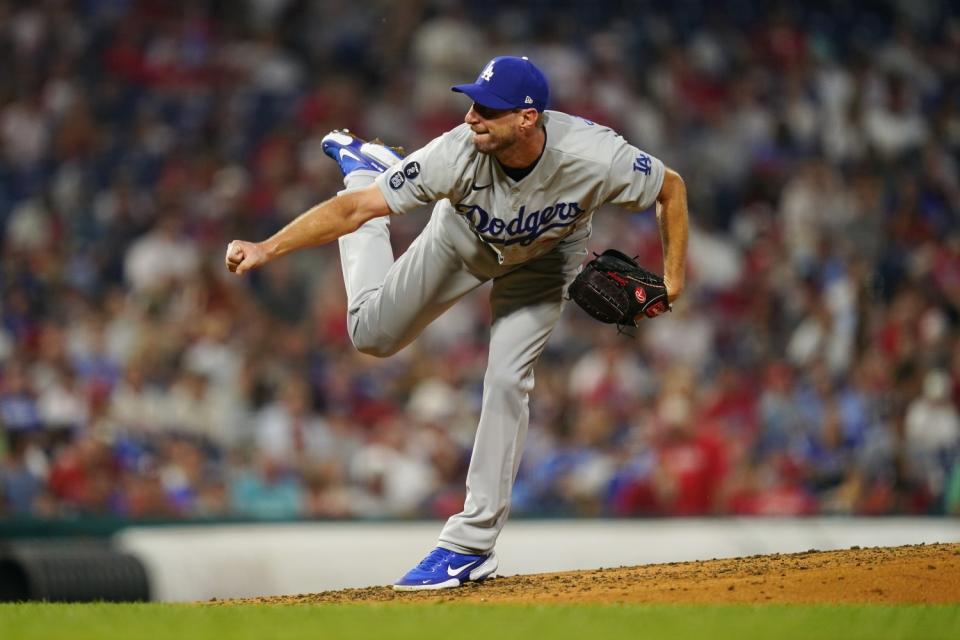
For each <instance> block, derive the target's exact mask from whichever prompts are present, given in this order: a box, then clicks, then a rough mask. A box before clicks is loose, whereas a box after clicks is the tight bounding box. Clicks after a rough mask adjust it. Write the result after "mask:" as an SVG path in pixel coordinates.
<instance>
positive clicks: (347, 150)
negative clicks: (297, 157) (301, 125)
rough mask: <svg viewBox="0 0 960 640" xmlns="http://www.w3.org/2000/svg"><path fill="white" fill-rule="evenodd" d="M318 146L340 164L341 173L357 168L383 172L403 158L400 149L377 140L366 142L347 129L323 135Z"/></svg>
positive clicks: (351, 171)
mask: <svg viewBox="0 0 960 640" xmlns="http://www.w3.org/2000/svg"><path fill="white" fill-rule="evenodd" d="M320 146H321V148H322V149H323V152H324V153H325V154H327V155H328V156H330V157H331V158H333V159H334V160H336V162H337V164H338V165H340V171H342V172H343V175H347V174H350V173H353V172H354V171H357V170H365V171H376V172H377V173H383V172H384V171H386V170H387V167H390V166H391V165H393V164H394V163H396V162H398V161H400V160H401V159H403V152H402V150H401V149H397V148H394V147H388V146H386V145H384V144H380V143H379V142H366V141H364V140H362V139H360V138H358V137H357V136H355V135H353V134H352V133H350V131H349V130H347V129H336V130H334V131H331V132H330V133H328V134H327V135H325V136H323V140H322V141H321V142H320Z"/></svg>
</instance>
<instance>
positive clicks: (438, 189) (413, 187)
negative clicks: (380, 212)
mask: <svg viewBox="0 0 960 640" xmlns="http://www.w3.org/2000/svg"><path fill="white" fill-rule="evenodd" d="M454 147H455V144H453V141H452V140H451V139H450V134H444V135H442V136H440V137H439V138H434V139H433V140H432V141H430V142H429V143H428V144H427V145H426V146H424V147H422V148H420V149H418V150H416V151H414V152H413V153H411V154H410V155H408V156H407V157H406V158H404V159H403V160H401V161H400V162H398V163H397V164H395V165H393V166H392V167H390V168H389V169H387V170H386V171H384V172H383V173H381V174H380V175H379V176H377V179H376V181H375V184H376V185H377V187H378V188H379V189H380V192H381V193H382V194H383V198H384V199H385V200H386V201H387V205H388V206H389V207H390V210H391V211H393V212H394V213H408V212H410V211H413V210H414V209H416V208H417V207H420V206H422V205H425V204H428V203H431V202H436V201H438V200H443V199H444V198H449V197H450V196H451V194H452V193H453V192H454V191H455V190H456V184H457V175H458V172H457V168H458V167H457V162H458V160H459V158H457V153H456V149H455V148H454Z"/></svg>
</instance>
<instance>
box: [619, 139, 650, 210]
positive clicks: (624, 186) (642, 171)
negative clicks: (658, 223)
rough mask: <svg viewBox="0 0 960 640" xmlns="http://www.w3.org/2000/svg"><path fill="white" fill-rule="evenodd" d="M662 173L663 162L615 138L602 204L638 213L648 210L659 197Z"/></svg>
mask: <svg viewBox="0 0 960 640" xmlns="http://www.w3.org/2000/svg"><path fill="white" fill-rule="evenodd" d="M664 171H665V167H664V165H663V162H661V161H660V160H659V159H658V158H655V157H653V156H652V155H650V154H648V153H645V152H643V151H641V150H640V149H638V148H636V147H635V146H633V145H632V144H630V143H628V142H626V141H625V140H623V139H622V138H618V140H617V144H615V145H614V149H613V158H612V160H611V162H610V175H609V176H608V178H607V184H606V187H607V194H606V199H605V201H606V202H609V203H611V204H618V205H621V206H623V207H627V208H630V209H635V210H638V211H643V210H644V209H647V208H649V207H650V206H651V205H653V203H654V202H656V200H657V196H658V195H660V188H661V187H662V186H663V174H664Z"/></svg>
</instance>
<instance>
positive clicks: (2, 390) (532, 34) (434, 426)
mask: <svg viewBox="0 0 960 640" xmlns="http://www.w3.org/2000/svg"><path fill="white" fill-rule="evenodd" d="M954 9H955V6H954ZM500 54H516V55H528V56H530V57H531V59H532V60H534V61H535V62H536V63H537V64H539V65H540V66H541V67H542V68H543V69H544V70H545V72H546V73H547V75H548V77H549V79H550V81H551V89H552V108H555V109H559V110H562V111H567V112H570V113H574V114H577V115H581V116H584V117H586V118H589V119H590V120H594V121H596V122H599V123H602V124H606V125H609V126H612V127H613V128H615V129H616V130H617V131H619V132H621V133H622V134H623V135H624V136H625V137H626V138H627V139H628V140H630V141H631V142H633V143H634V144H636V145H637V146H638V147H640V148H642V149H644V150H646V151H648V152H650V153H652V154H654V155H656V156H658V157H660V158H662V159H663V160H664V161H665V162H666V163H667V164H668V165H669V166H671V167H673V168H674V169H676V170H677V171H678V172H679V173H680V174H681V175H682V176H683V177H684V179H685V181H686V185H687V189H688V193H689V203H690V215H691V226H692V228H691V239H690V250H689V274H688V289H687V293H686V294H685V296H684V298H683V299H682V301H681V302H680V303H678V304H677V305H676V308H675V310H674V311H673V313H672V314H670V315H668V316H666V317H662V318H659V319H656V320H653V321H649V322H647V321H644V322H643V323H642V326H640V327H638V328H637V329H636V330H633V331H632V332H628V333H626V334H623V335H621V334H618V333H617V332H616V330H615V329H613V328H610V327H606V326H603V325H598V324H596V323H595V322H594V321H592V320H590V319H589V318H588V317H587V316H586V315H585V314H583V313H582V312H581V311H580V310H579V309H577V308H575V307H573V306H570V307H568V308H567V310H566V311H565V313H564V317H563V319H562V321H561V323H560V324H559V325H558V327H557V330H556V331H555V333H554V335H553V336H552V338H551V341H550V343H549V345H548V347H547V351H546V353H545V354H544V356H543V359H542V361H541V363H540V366H539V367H538V369H537V378H536V388H535V390H534V391H533V394H532V397H531V424H530V430H529V436H528V441H527V447H526V452H525V456H524V460H523V463H522V467H521V470H520V475H519V478H518V480H517V484H516V489H515V492H514V496H515V499H514V507H513V512H514V513H515V514H527V515H584V516H638V515H701V514H704V515H709V514H732V515H747V514H762V515H807V514H867V515H876V514H952V515H958V514H960V417H958V403H960V169H958V162H960V16H958V15H957V13H956V12H953V13H951V3H950V2H947V1H946V0H944V1H936V0H934V1H924V2H919V1H915V0H887V1H885V2H876V3H858V2H855V1H852V0H824V1H821V2H807V3H795V2H778V3H748V2H740V1H737V0H719V1H709V2H708V1H707V0H687V1H684V2H678V3H666V4H662V3H661V4H654V3H646V2H627V1H620V2H617V1H613V0H609V1H597V2H589V3H580V2H569V3H568V2H558V1H556V0H554V1H550V2H548V1H546V0H537V1H534V2H526V3H512V2H506V1H505V0H489V1H488V2H485V3H481V4H476V3H462V4H461V3H457V2H452V1H447V2H437V1H427V0H409V1H403V2H401V1H398V0H390V1H387V0H371V1H369V2H365V3H356V2H350V1H347V0H325V1H323V2H306V1H303V0H246V1H243V2H225V1H217V0H207V1H199V2H191V3H170V2H163V1H161V0H84V1H82V2H81V1H79V0H78V1H75V2H71V1H68V0H31V1H26V0H24V1H10V0H0V57H2V58H3V59H4V60H6V61H7V64H6V71H5V73H3V74H0V247H2V254H0V288H2V298H0V434H2V438H0V518H14V517H21V516H33V517H40V518H67V517H75V516H83V515H109V516H118V517H129V518H164V519H166V518H202V517H224V516H230V517H233V516H238V517H253V518H291V517H316V518H341V517H354V518H366V517H394V516H402V517H407V516H425V517H444V516H447V515H449V514H451V513H453V512H456V511H458V510H459V509H460V507H461V506H462V500H463V491H464V489H463V482H464V475H465V469H466V465H467V463H468V461H469V455H470V449H471V445H472V440H473V430H474V428H475V424H476V420H477V412H478V407H479V404H480V403H479V400H480V394H481V382H482V377H483V371H484V367H485V364H486V355H487V354H486V340H487V335H488V317H489V309H488V302H487V293H488V289H486V288H484V289H482V290H481V291H480V292H479V293H478V294H477V295H473V296H470V297H468V298H467V299H465V300H464V301H462V302H461V303H460V304H458V305H457V306H455V307H454V308H453V309H451V311H450V312H448V313H447V314H446V315H445V316H444V317H442V318H441V319H440V320H438V321H437V322H436V323H435V324H434V325H432V326H431V327H429V328H428V330H427V331H426V332H425V334H424V335H423V336H422V337H421V339H419V340H418V341H417V342H416V343H414V344H413V345H411V346H410V347H408V348H407V349H405V350H404V351H402V352H401V353H400V354H398V355H396V356H394V357H392V358H389V359H375V358H371V357H368V356H363V355H361V354H358V353H357V352H356V351H355V350H354V349H353V347H352V346H351V344H350V341H349V339H348V337H347V334H346V328H345V324H346V323H345V299H344V292H343V284H342V278H341V273H340V266H339V256H338V253H337V248H336V244H335V243H334V245H332V246H325V247H320V248H317V249H315V250H310V251H305V252H302V253H300V254H296V255H293V256H288V257H287V258H284V259H283V260H280V261H277V262H275V263H272V264H271V265H269V266H268V267H267V268H265V269H263V270H262V271H260V272H255V273H252V274H249V275H248V276H244V277H242V278H238V277H236V276H233V275H231V274H229V273H227V272H226V270H225V269H224V268H223V253H224V249H225V246H226V243H227V242H228V241H229V240H231V239H233V238H244V239H261V238H263V237H265V236H266V235H268V234H270V233H272V232H273V231H274V230H276V229H278V228H280V227H281V226H282V225H283V224H285V223H286V222H288V221H289V220H291V219H292V218H293V217H295V216H296V215H298V214H299V213H300V212H301V211H303V210H305V209H306V208H308V207H309V206H311V205H312V204H314V203H316V202H318V201H321V200H323V199H325V198H328V197H330V196H331V195H333V194H334V193H335V192H336V191H337V190H338V189H339V188H340V187H341V182H340V174H339V171H338V169H337V167H336V165H335V163H333V162H331V161H330V160H329V159H328V158H326V157H325V156H324V155H323V153H322V151H321V150H320V140H321V138H322V137H323V135H324V134H326V133H327V132H328V131H330V130H331V129H334V128H342V127H349V128H351V129H352V130H355V131H357V132H358V133H360V134H361V135H363V136H365V137H373V136H379V137H380V138H382V139H383V140H385V141H387V142H388V143H391V144H401V145H404V146H406V147H407V148H408V149H414V148H418V147H419V146H421V145H422V144H424V143H425V142H426V141H428V140H430V139H431V138H432V137H434V136H436V135H438V134H439V133H441V132H443V131H445V130H446V129H448V128H450V127H452V126H455V125H456V124H458V123H459V122H460V121H461V119H462V117H463V114H464V112H465V110H466V109H467V107H468V104H466V103H465V102H464V98H463V97H462V96H458V95H457V94H453V93H451V92H450V91H449V86H450V85H451V84H453V83H456V82H465V81H470V80H471V79H472V78H474V77H475V76H476V74H477V73H478V72H479V70H480V68H481V67H482V66H483V64H485V62H486V61H487V60H488V59H489V58H490V57H492V56H493V55H500ZM427 215H429V212H428V211H424V212H421V213H419V214H412V215H410V216H406V217H403V218H400V219H397V220H395V221H394V222H393V225H392V234H393V241H394V244H395V250H396V251H397V252H398V253H399V252H401V251H403V250H404V249H405V247H406V246H407V245H408V244H409V242H410V241H411V240H412V238H413V237H415V236H416V234H417V233H418V232H419V230H420V229H421V228H422V226H423V224H424V222H425V219H426V216H427ZM591 246H592V248H593V249H594V250H595V251H602V250H603V249H605V248H607V247H611V246H612V247H615V248H618V249H620V250H621V251H624V252H626V253H630V254H636V255H638V256H639V260H640V261H641V263H643V264H646V265H653V266H656V265H658V264H660V260H661V253H660V237H659V233H658V229H657V225H656V220H655V218H654V216H653V215H652V214H651V213H649V212H646V213H632V212H627V211H623V210H619V209H615V208H611V209H603V210H601V211H600V212H599V213H598V214H597V216H596V217H595V219H594V239H593V241H592V245H591Z"/></svg>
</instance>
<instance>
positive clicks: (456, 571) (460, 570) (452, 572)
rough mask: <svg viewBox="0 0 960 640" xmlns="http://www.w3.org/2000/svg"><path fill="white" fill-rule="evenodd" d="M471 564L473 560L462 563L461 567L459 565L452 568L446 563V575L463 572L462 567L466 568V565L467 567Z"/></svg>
mask: <svg viewBox="0 0 960 640" xmlns="http://www.w3.org/2000/svg"><path fill="white" fill-rule="evenodd" d="M472 564H473V562H468V563H467V564H465V565H463V566H462V567H459V568H457V569H454V568H453V567H451V566H450V565H447V575H448V576H458V575H460V574H461V573H463V570H464V569H466V568H467V567H469V566H470V565H472Z"/></svg>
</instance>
